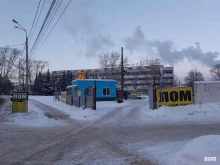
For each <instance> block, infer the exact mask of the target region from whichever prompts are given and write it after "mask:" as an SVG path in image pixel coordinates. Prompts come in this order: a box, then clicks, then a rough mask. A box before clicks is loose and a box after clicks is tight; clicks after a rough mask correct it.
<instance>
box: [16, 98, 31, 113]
mask: <svg viewBox="0 0 220 165" xmlns="http://www.w3.org/2000/svg"><path fill="white" fill-rule="evenodd" d="M18 112H28V101H27V100H22V101H13V102H12V113H18Z"/></svg>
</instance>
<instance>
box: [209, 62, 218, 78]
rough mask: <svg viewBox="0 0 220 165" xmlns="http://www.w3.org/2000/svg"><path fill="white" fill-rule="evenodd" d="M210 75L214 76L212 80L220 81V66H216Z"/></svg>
mask: <svg viewBox="0 0 220 165" xmlns="http://www.w3.org/2000/svg"><path fill="white" fill-rule="evenodd" d="M210 73H211V76H212V80H214V81H220V64H216V65H214V67H213V68H212V69H210Z"/></svg>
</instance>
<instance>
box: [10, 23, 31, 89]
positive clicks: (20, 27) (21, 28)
mask: <svg viewBox="0 0 220 165" xmlns="http://www.w3.org/2000/svg"><path fill="white" fill-rule="evenodd" d="M12 22H14V23H16V24H17V25H18V26H15V28H16V29H20V30H23V31H25V33H26V91H27V92H28V36H27V30H26V29H25V28H24V27H23V26H21V25H20V24H19V23H18V22H17V21H16V20H14V19H13V20H12Z"/></svg>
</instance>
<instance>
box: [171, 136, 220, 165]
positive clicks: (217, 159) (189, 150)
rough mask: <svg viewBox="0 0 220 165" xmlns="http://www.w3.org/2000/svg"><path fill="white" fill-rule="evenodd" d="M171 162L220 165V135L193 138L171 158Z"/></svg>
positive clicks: (174, 164) (179, 164) (174, 163)
mask: <svg viewBox="0 0 220 165" xmlns="http://www.w3.org/2000/svg"><path fill="white" fill-rule="evenodd" d="M206 157H207V158H206ZM169 164H170V165H177V164H178V165H188V164H190V165H207V164H210V165H219V164H220V135H206V136H201V137H198V138H195V139H193V140H192V141H190V142H189V143H187V144H186V145H185V146H184V148H183V149H182V150H181V151H180V152H179V153H177V154H176V155H175V156H174V157H173V159H171V161H170V163H169Z"/></svg>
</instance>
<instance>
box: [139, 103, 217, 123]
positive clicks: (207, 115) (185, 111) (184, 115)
mask: <svg viewBox="0 0 220 165" xmlns="http://www.w3.org/2000/svg"><path fill="white" fill-rule="evenodd" d="M140 111H141V115H140V118H141V120H142V121H198V122H199V121H219V118H220V103H206V104H201V105H187V106H179V107H166V106H163V107H161V108H159V109H156V110H151V109H149V106H148V105H147V106H144V107H143V108H141V110H140Z"/></svg>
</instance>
